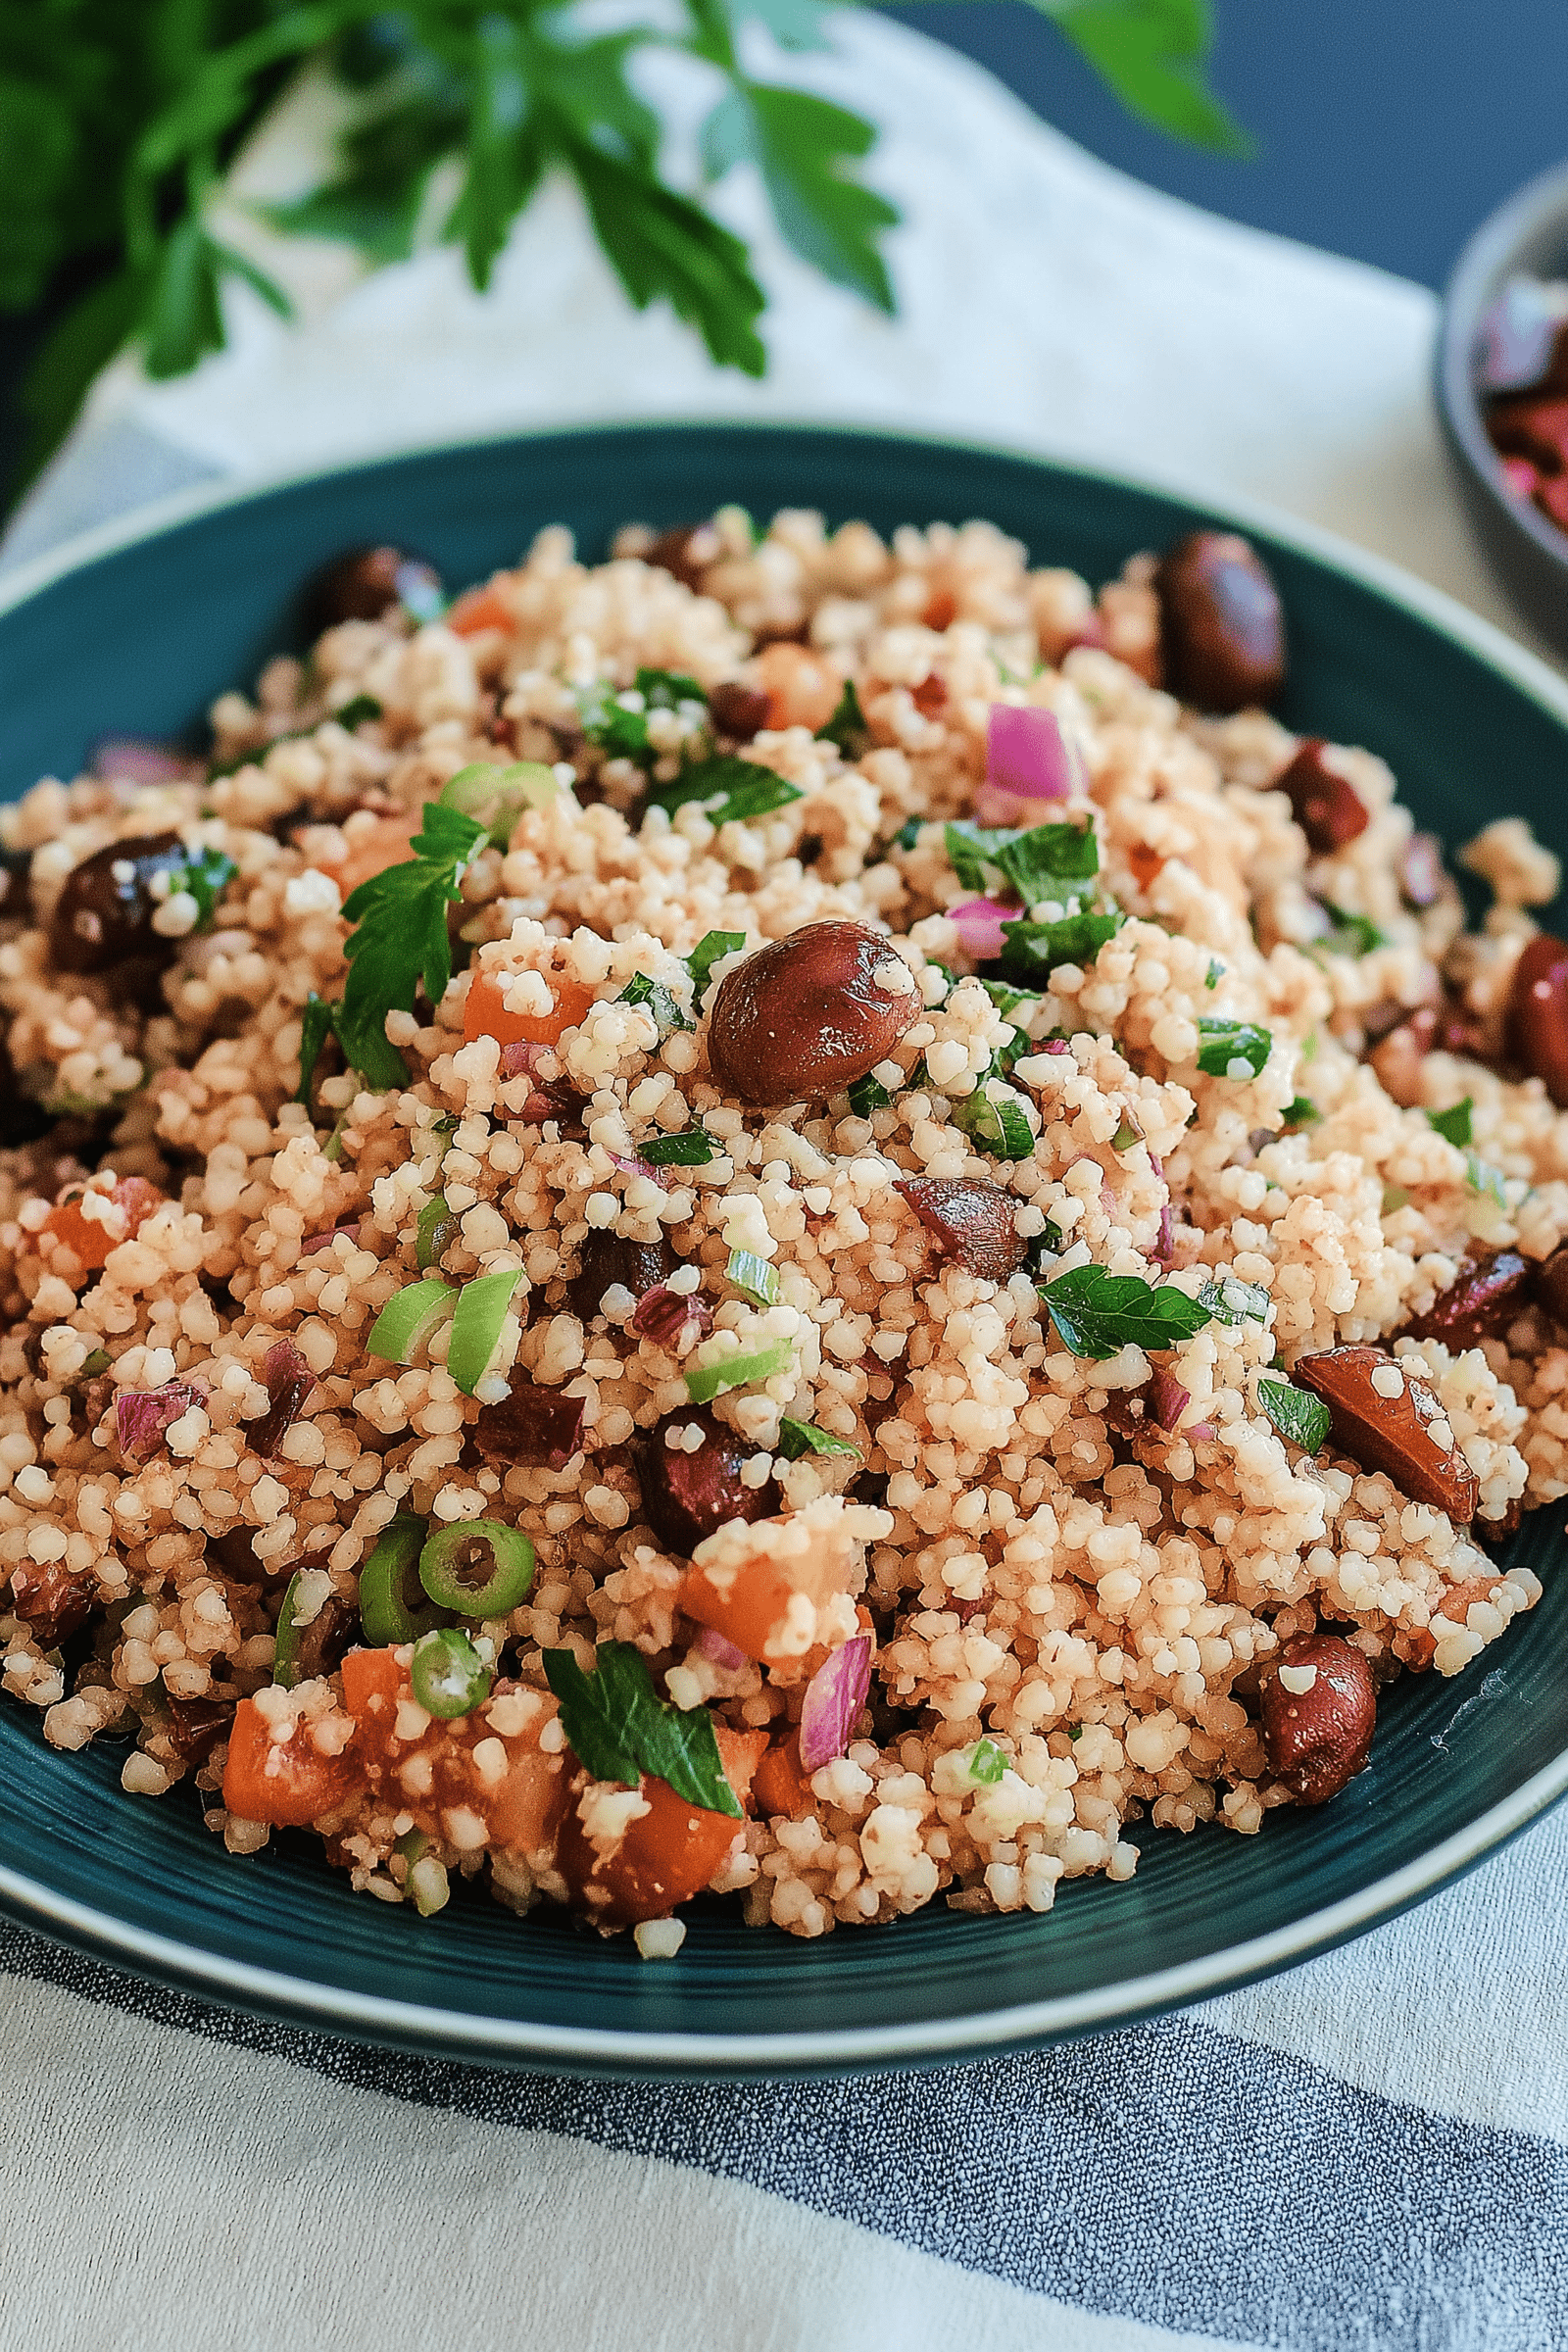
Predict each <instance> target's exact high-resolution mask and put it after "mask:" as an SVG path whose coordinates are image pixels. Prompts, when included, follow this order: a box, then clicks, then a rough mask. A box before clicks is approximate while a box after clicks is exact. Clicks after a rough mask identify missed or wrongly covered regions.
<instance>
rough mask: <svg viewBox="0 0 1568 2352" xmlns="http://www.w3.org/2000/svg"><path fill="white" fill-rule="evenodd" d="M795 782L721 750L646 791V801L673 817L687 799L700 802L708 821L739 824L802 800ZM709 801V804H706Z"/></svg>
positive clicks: (802, 797)
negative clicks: (654, 789)
mask: <svg viewBox="0 0 1568 2352" xmlns="http://www.w3.org/2000/svg"><path fill="white" fill-rule="evenodd" d="M804 798H805V795H804V794H803V793H802V791H801V788H800V786H799V785H798V784H789V783H786V782H785V780H784V778H783V777H782V776H778V775H775V774H774V773H773V770H772V769H771V768H770V767H763V766H761V765H760V763H759V762H758V761H757V760H737V759H736V758H735V757H734V755H733V754H732V753H722V754H719V755H718V756H717V757H715V758H714V759H711V760H699V761H698V763H697V765H696V766H695V767H689V768H688V769H687V770H686V773H685V774H684V775H683V776H681V777H679V778H678V779H677V781H676V782H675V783H673V784H665V785H662V787H661V788H660V790H659V791H657V792H653V793H650V794H649V796H648V804H649V807H650V808H653V809H666V810H667V811H668V813H669V814H670V815H671V816H673V815H674V813H675V811H676V809H684V807H685V806H686V803H687V802H688V801H697V802H700V803H701V804H702V807H703V810H704V813H705V815H706V816H707V817H708V820H709V822H710V823H711V824H714V825H728V824H735V823H743V822H744V821H745V820H746V819H747V818H749V817H754V816H766V815H767V814H768V813H769V812H770V810H772V809H787V808H788V806H789V804H790V802H791V801H799V800H803V799H804ZM710 804H713V805H712V806H710Z"/></svg>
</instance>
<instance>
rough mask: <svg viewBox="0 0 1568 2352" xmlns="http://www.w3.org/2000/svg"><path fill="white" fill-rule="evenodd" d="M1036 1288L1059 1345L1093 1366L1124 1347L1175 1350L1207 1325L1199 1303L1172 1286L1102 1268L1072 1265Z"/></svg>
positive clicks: (1204, 1308)
mask: <svg viewBox="0 0 1568 2352" xmlns="http://www.w3.org/2000/svg"><path fill="white" fill-rule="evenodd" d="M1038 1287H1039V1291H1040V1296H1041V1298H1042V1299H1043V1300H1044V1301H1045V1305H1046V1310H1047V1312H1048V1313H1049V1315H1050V1317H1051V1320H1052V1322H1053V1323H1054V1325H1055V1327H1056V1333H1057V1336H1058V1337H1059V1339H1060V1341H1061V1344H1062V1346H1063V1347H1064V1348H1069V1349H1070V1350H1071V1352H1072V1353H1073V1354H1074V1355H1085V1356H1088V1357H1090V1358H1091V1359H1092V1360H1094V1361H1097V1362H1103V1360H1104V1359H1105V1358H1106V1357H1107V1356H1112V1355H1119V1354H1120V1353H1121V1351H1122V1349H1123V1348H1176V1347H1179V1346H1180V1345H1181V1343H1182V1341H1183V1340H1190V1339H1191V1338H1192V1337H1193V1335H1194V1333H1195V1332H1200V1331H1201V1330H1202V1328H1203V1325H1204V1324H1205V1323H1206V1322H1207V1321H1208V1320H1209V1309H1208V1308H1207V1307H1206V1306H1205V1305H1204V1304H1203V1302H1202V1301H1201V1299H1190V1298H1189V1297H1188V1295H1187V1293H1186V1292H1185V1291H1181V1290H1178V1289H1177V1287H1176V1285H1175V1284H1174V1283H1171V1282H1162V1283H1158V1284H1154V1283H1149V1282H1145V1281H1144V1279H1143V1277H1142V1275H1139V1274H1107V1273H1106V1271H1105V1269H1104V1267H1103V1266H1074V1267H1073V1268H1072V1270H1071V1272H1070V1273H1067V1274H1058V1275H1057V1276H1056V1277H1055V1279H1054V1281H1052V1282H1043V1283H1041V1284H1040V1285H1039V1286H1038Z"/></svg>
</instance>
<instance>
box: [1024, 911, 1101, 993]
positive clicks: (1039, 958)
mask: <svg viewBox="0 0 1568 2352" xmlns="http://www.w3.org/2000/svg"><path fill="white" fill-rule="evenodd" d="M1126 919H1127V918H1126V916H1125V915H1124V914H1123V913H1122V912H1121V910H1120V908H1119V907H1118V908H1116V909H1115V910H1114V911H1108V912H1106V913H1103V914H1069V915H1064V916H1063V917H1062V919H1061V921H1060V922H1059V923H1036V922H1022V921H1020V922H1016V923H1004V924H1003V926H1002V966H1003V970H1004V971H1005V972H1010V973H1012V974H1013V976H1014V977H1015V978H1017V979H1020V980H1029V979H1035V978H1041V979H1049V978H1050V976H1051V974H1052V973H1053V972H1054V971H1055V970H1057V969H1058V968H1059V967H1060V966H1061V965H1062V964H1064V963H1076V964H1080V965H1081V964H1090V963H1093V962H1094V960H1095V957H1096V956H1098V955H1099V954H1100V951H1101V949H1102V948H1103V946H1104V945H1105V942H1106V941H1107V940H1110V939H1114V938H1115V936H1116V934H1117V932H1118V931H1119V930H1120V929H1121V927H1122V924H1123V923H1124V922H1125V921H1126Z"/></svg>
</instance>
